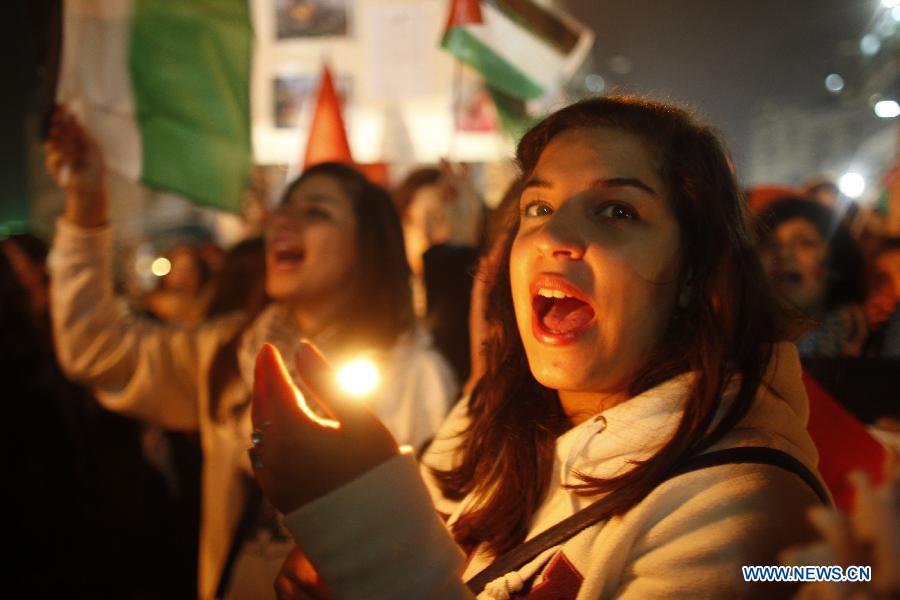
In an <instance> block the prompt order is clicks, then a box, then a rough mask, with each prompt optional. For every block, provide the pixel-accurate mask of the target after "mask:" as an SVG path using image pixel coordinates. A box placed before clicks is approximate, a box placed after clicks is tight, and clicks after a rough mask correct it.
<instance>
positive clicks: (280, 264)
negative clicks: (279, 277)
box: [273, 248, 306, 271]
mask: <svg viewBox="0 0 900 600" xmlns="http://www.w3.org/2000/svg"><path fill="white" fill-rule="evenodd" d="M305 255H306V253H305V252H303V250H300V249H298V248H282V249H278V250H275V252H274V256H273V258H274V260H273V265H274V267H275V268H276V269H278V270H279V271H291V270H293V269H296V268H297V267H299V266H300V264H301V263H302V262H303V258H304V256H305Z"/></svg>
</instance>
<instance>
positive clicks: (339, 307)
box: [290, 298, 350, 346]
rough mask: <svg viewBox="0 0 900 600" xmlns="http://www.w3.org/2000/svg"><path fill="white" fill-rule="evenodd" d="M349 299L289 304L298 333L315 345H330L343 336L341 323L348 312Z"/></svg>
mask: <svg viewBox="0 0 900 600" xmlns="http://www.w3.org/2000/svg"><path fill="white" fill-rule="evenodd" d="M349 305H350V302H349V299H348V298H345V299H340V300H336V301H335V300H331V301H325V302H321V303H310V302H305V303H303V304H302V305H294V306H291V307H290V309H291V312H292V313H293V316H294V321H295V322H296V323H297V328H298V331H299V332H300V335H301V336H303V337H305V338H308V339H309V340H311V341H312V342H313V343H314V344H316V345H317V346H331V345H333V344H334V343H335V342H336V341H338V340H339V338H341V337H342V336H343V331H342V330H343V329H344V327H343V323H344V322H345V321H346V320H347V319H346V318H347V315H348V314H349Z"/></svg>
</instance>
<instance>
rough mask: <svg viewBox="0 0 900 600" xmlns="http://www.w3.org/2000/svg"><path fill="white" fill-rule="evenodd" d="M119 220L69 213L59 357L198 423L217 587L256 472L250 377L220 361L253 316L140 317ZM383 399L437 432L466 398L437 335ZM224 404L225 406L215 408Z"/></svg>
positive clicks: (393, 421)
mask: <svg viewBox="0 0 900 600" xmlns="http://www.w3.org/2000/svg"><path fill="white" fill-rule="evenodd" d="M112 257H113V253H112V231H111V230H110V229H109V228H108V227H104V228H98V229H91V230H85V229H81V228H78V227H76V226H74V225H72V224H69V223H68V222H67V221H65V220H64V219H60V220H59V221H58V222H57V226H56V237H55V239H54V242H53V253H52V258H51V261H50V273H51V287H50V302H51V305H50V307H51V315H52V321H53V331H54V336H55V343H56V351H57V356H58V358H59V362H60V365H61V366H62V368H63V370H64V371H65V373H66V374H67V375H68V376H69V377H71V378H72V379H74V380H77V381H79V382H81V383H83V384H85V385H87V386H89V387H90V388H91V389H92V390H93V391H94V393H95V395H96V397H97V399H98V400H99V401H100V402H101V404H103V405H104V406H105V407H106V408H108V409H110V410H113V411H116V412H119V413H122V414H126V415H130V416H133V417H136V418H138V419H141V420H143V421H146V422H148V423H152V424H155V425H158V426H161V427H164V428H167V429H174V430H184V431H199V434H200V443H201V446H202V450H203V474H202V477H203V481H202V513H201V514H202V522H201V525H200V550H199V552H200V554H199V557H198V558H199V567H198V569H199V572H198V588H199V589H198V593H199V597H200V598H201V599H203V600H207V599H211V598H213V597H215V593H216V587H217V586H218V583H219V578H220V576H221V573H222V569H223V567H224V564H225V560H226V558H227V554H228V551H229V548H230V547H231V541H232V538H233V536H234V533H235V530H236V529H237V526H238V522H239V521H240V518H241V514H242V512H243V509H244V506H245V503H246V493H247V488H246V484H245V481H246V480H247V479H248V478H249V477H250V476H251V475H250V473H251V470H250V465H249V462H248V458H247V448H248V447H249V446H250V429H251V425H250V418H249V410H248V408H249V394H250V390H249V388H248V386H247V385H246V384H245V383H244V381H243V380H242V379H241V378H240V377H233V378H231V380H230V383H229V385H227V386H226V387H225V389H224V390H223V391H222V392H221V394H220V397H219V398H217V399H216V402H215V405H216V407H217V408H216V409H215V411H213V409H212V406H213V405H214V403H213V399H212V398H211V390H210V367H211V365H212V361H213V358H214V357H215V355H216V352H217V351H218V349H219V348H220V347H221V346H222V344H224V343H225V342H226V341H227V340H228V339H230V338H231V336H232V335H234V334H235V332H236V331H237V329H238V327H239V326H240V325H241V323H242V320H243V318H242V316H241V315H235V316H232V317H226V318H224V319H221V320H216V321H212V322H209V323H205V324H203V325H201V326H200V327H198V328H195V329H188V328H184V327H178V326H170V325H164V324H160V323H157V322H153V321H150V320H147V319H140V318H134V317H129V316H128V315H127V313H126V311H125V310H124V307H123V306H122V305H121V304H120V303H119V301H118V300H117V299H116V298H115V296H114V294H113V289H112V285H113V282H112ZM387 363H388V364H387V365H386V366H385V372H384V373H383V375H384V377H383V380H384V381H386V382H389V383H387V384H386V385H385V386H384V389H383V390H381V392H380V393H379V398H381V399H383V400H384V401H383V402H382V401H381V400H376V401H375V406H374V410H375V412H376V413H378V414H379V415H380V416H381V418H382V419H384V420H385V423H386V424H387V426H388V428H389V429H391V431H392V432H393V433H394V435H395V436H397V437H398V438H401V439H403V438H405V439H407V443H411V444H418V443H421V442H422V441H424V440H425V439H427V438H429V437H430V436H431V435H432V434H433V433H434V431H435V430H436V429H437V427H438V426H439V425H440V423H441V421H442V420H443V417H444V415H445V413H446V410H447V407H448V406H449V405H450V403H451V402H452V401H453V399H455V394H456V386H455V382H454V378H453V375H452V372H451V371H450V368H449V366H448V365H447V363H446V361H445V360H444V359H443V357H441V356H440V355H439V354H438V353H437V352H436V351H435V350H433V349H432V348H431V347H430V340H429V339H428V336H427V335H425V336H424V338H423V337H422V336H411V338H410V340H409V343H401V342H398V344H397V345H396V346H395V348H394V349H393V350H392V351H391V353H390V356H389V358H388V359H387ZM213 412H215V414H213Z"/></svg>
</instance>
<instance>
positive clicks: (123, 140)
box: [58, 0, 253, 211]
mask: <svg viewBox="0 0 900 600" xmlns="http://www.w3.org/2000/svg"><path fill="white" fill-rule="evenodd" d="M252 38H253V32H252V28H251V25H250V10H249V4H248V2H247V1H246V0H67V1H66V3H65V23H64V32H63V58H62V73H61V77H60V86H59V94H58V98H59V100H60V102H63V103H66V104H68V105H69V106H70V107H71V108H72V109H73V110H75V112H76V113H81V116H82V118H83V119H84V121H85V123H86V125H87V127H88V128H89V129H90V131H91V133H92V134H93V135H94V137H95V138H96V139H97V140H98V142H99V143H100V145H101V147H102V149H103V151H104V156H105V159H106V162H107V165H108V167H109V168H110V169H111V170H113V171H116V172H118V173H119V174H121V175H123V176H125V177H127V178H130V179H133V180H135V181H140V182H142V183H144V184H146V185H148V186H150V187H155V188H160V189H164V190H167V191H172V192H175V193H178V194H180V195H182V196H184V197H186V198H188V199H190V200H193V201H195V202H197V203H200V204H203V205H207V206H211V207H215V208H220V209H224V210H228V211H238V210H240V207H241V205H242V202H243V194H244V189H245V187H246V185H247V182H248V181H249V175H250V167H251V164H252V152H251V141H250V93H249V85H250V64H251V48H252Z"/></svg>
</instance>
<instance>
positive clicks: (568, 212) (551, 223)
mask: <svg viewBox="0 0 900 600" xmlns="http://www.w3.org/2000/svg"><path fill="white" fill-rule="evenodd" d="M572 208H574V207H572ZM572 208H570V207H568V206H563V207H561V208H560V210H558V211H556V212H554V213H553V214H552V215H550V217H549V218H548V219H547V220H546V221H545V222H544V225H543V227H542V228H541V230H540V232H539V234H538V250H539V251H540V252H541V254H543V255H544V256H552V257H554V258H567V259H569V260H581V258H582V257H583V256H584V252H585V249H586V248H587V244H586V242H585V239H584V236H583V235H582V232H581V229H582V227H583V226H584V219H580V218H579V216H580V213H579V211H576V210H573V209H572Z"/></svg>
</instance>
